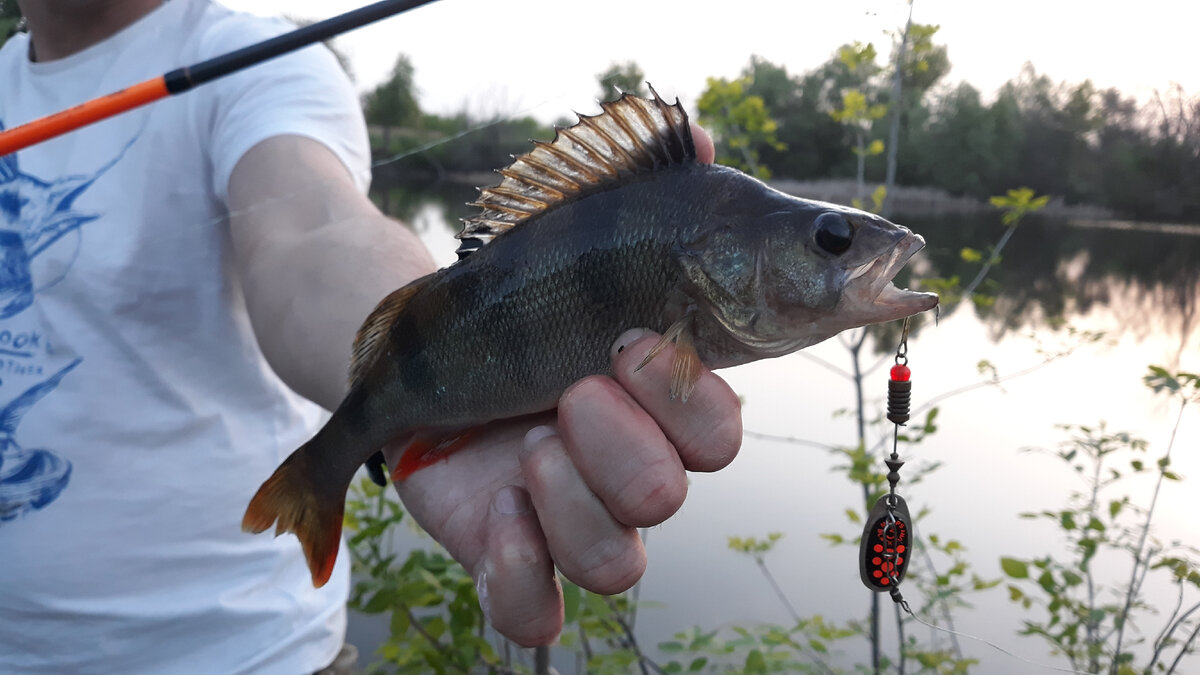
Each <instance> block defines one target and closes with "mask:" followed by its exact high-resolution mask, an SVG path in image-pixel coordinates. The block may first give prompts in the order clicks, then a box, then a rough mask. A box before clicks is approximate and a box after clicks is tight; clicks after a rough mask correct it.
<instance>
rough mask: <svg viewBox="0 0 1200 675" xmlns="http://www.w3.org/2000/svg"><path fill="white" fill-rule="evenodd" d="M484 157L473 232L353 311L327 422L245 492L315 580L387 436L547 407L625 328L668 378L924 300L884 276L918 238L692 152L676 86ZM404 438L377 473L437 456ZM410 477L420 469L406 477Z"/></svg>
mask: <svg viewBox="0 0 1200 675" xmlns="http://www.w3.org/2000/svg"><path fill="white" fill-rule="evenodd" d="M602 109H603V111H602V113H601V114H599V115H596V116H581V117H580V120H579V122H578V123H577V124H575V125H574V126H572V127H570V128H564V129H559V130H558V132H557V134H556V135H555V138H554V140H553V141H552V142H549V143H546V142H535V144H534V145H535V147H534V149H533V150H532V151H530V152H529V153H527V154H525V155H522V156H521V157H519V158H517V159H516V160H515V161H514V162H513V163H512V164H511V165H510V166H509V167H507V168H505V169H502V170H500V172H499V173H500V174H501V175H502V176H503V179H502V180H501V182H500V184H499V185H497V186H495V187H491V188H487V189H485V190H483V191H482V193H481V195H480V198H479V200H478V201H477V202H476V203H475V204H474V205H475V206H478V207H480V208H481V212H480V213H479V214H478V215H476V216H474V217H472V218H469V219H467V220H466V225H465V227H464V229H463V231H462V232H461V233H460V234H459V235H458V236H459V237H460V238H473V239H479V240H482V241H485V242H487V243H486V245H484V246H482V247H481V248H480V249H479V250H477V251H476V252H474V253H473V254H471V255H470V256H467V257H466V258H465V259H463V260H460V261H459V262H457V263H455V264H454V265H451V266H449V267H446V268H444V269H441V270H439V271H437V272H434V273H433V274H430V275H427V276H425V277H423V278H420V279H417V280H416V281H414V282H412V283H411V284H409V285H407V286H405V287H404V288H401V289H399V290H397V291H395V292H393V293H392V294H391V295H389V296H388V297H387V298H385V299H384V300H383V301H382V302H381V303H380V304H379V306H378V307H376V308H375V310H374V311H373V312H372V313H371V314H370V316H369V317H367V319H366V321H365V322H364V324H363V326H362V328H361V329H360V330H359V333H358V336H357V338H356V340H355V345H354V356H353V363H352V366H351V374H350V388H349V390H348V393H347V395H346V397H345V399H344V400H343V401H342V403H341V405H340V406H339V407H338V409H337V411H336V412H335V413H334V414H333V416H332V417H331V418H330V419H329V421H328V423H327V424H326V425H325V426H324V427H323V428H322V429H321V430H320V431H319V432H317V434H316V435H315V436H314V437H313V438H312V439H311V440H310V441H308V442H307V443H305V444H304V445H303V446H301V447H300V448H299V449H298V450H296V451H295V452H294V453H292V455H291V456H290V457H288V458H287V460H286V461H284V463H283V464H282V465H280V467H279V468H278V469H277V470H276V471H275V473H274V474H273V475H272V476H271V477H270V478H269V479H268V480H267V481H266V482H265V483H264V484H263V485H262V487H261V488H259V490H258V493H257V494H256V495H255V496H254V498H253V500H252V501H251V502H250V505H249V507H248V508H247V510H246V515H245V518H244V519H243V522H242V527H243V529H245V530H246V531H249V532H262V531H264V530H266V529H268V528H269V527H271V525H273V524H275V525H276V534H281V533H283V532H294V533H296V535H297V536H298V537H299V538H300V542H301V544H302V546H303V549H304V552H305V555H306V556H307V558H308V564H309V569H310V570H311V572H312V578H313V583H314V584H315V585H317V586H320V585H323V584H324V583H325V582H326V581H327V580H328V579H329V575H330V574H331V572H332V570H333V565H334V561H335V559H336V556H337V551H338V542H339V540H340V536H341V526H342V511H343V506H344V503H345V499H346V491H347V490H348V488H349V485H350V481H351V480H352V478H353V476H354V473H355V471H356V470H357V469H358V468H359V467H360V466H361V465H362V464H363V463H364V462H366V461H367V460H368V458H370V457H371V456H372V455H373V454H374V453H375V452H376V451H378V450H379V449H380V448H381V447H383V446H384V445H385V444H388V443H393V442H405V440H406V439H413V438H426V439H428V438H438V437H445V438H453V437H455V436H456V435H458V434H460V433H462V432H463V431H464V430H467V429H470V428H472V427H476V426H479V425H482V424H484V423H486V422H489V421H491V420H497V419H504V418H509V417H516V416H520V415H526V414H529V413H535V412H539V411H545V410H549V409H551V408H553V407H555V405H556V404H557V401H558V398H559V396H560V395H561V394H562V392H563V391H564V390H565V389H566V388H567V387H568V386H569V385H570V384H571V383H573V382H575V381H576V380H579V379H580V378H582V377H585V376H588V375H593V374H598V373H608V372H609V371H610V368H611V366H610V363H609V346H610V345H611V344H612V343H613V341H614V340H615V339H616V338H617V337H618V336H619V335H620V334H621V333H623V332H624V331H625V330H626V329H629V328H634V327H648V328H650V329H652V330H654V331H657V332H659V333H661V334H662V335H663V338H662V340H661V341H660V342H659V343H658V345H656V347H655V349H654V350H652V351H651V355H650V356H648V357H647V361H649V359H651V358H653V357H654V356H655V355H656V354H657V353H658V351H659V350H660V349H661V348H662V347H664V346H665V345H666V344H668V343H670V342H674V343H675V345H676V349H675V351H674V356H673V359H674V361H673V364H672V383H671V390H670V392H667V391H664V392H663V396H668V395H669V396H672V397H676V398H678V399H680V401H681V405H686V400H687V397H688V395H689V394H690V393H691V391H692V388H693V385H694V384H695V381H696V379H697V377H698V376H699V369H700V364H703V365H705V366H707V367H709V368H725V367H728V366H736V365H739V364H743V363H749V362H751V361H755V360H758V359H763V358H770V357H775V356H782V355H784V354H788V353H790V352H794V351H796V350H798V349H802V348H804V347H807V346H809V345H812V344H815V343H817V342H820V341H822V340H824V339H826V338H828V337H830V336H832V335H835V334H837V333H838V332H840V331H842V330H846V329H848V328H854V327H857V326H862V325H865V324H869V323H877V322H882V321H892V320H895V319H900V318H903V317H906V316H909V315H911V314H915V313H917V312H922V311H925V310H928V309H931V308H933V307H934V306H935V305H936V304H937V301H938V299H937V296H936V295H934V294H932V293H917V292H913V291H908V290H901V289H898V288H896V287H895V286H894V285H893V284H892V283H891V279H892V277H894V276H895V275H896V273H897V272H898V271H899V270H900V268H901V267H903V265H904V264H905V262H906V261H907V260H908V259H909V258H910V257H911V256H912V255H913V254H914V253H916V252H917V251H918V250H919V249H920V248H921V247H922V246H924V243H925V242H924V240H923V239H921V237H919V236H917V235H915V234H913V233H912V232H910V231H909V230H907V229H905V228H904V227H900V226H898V225H894V224H892V223H890V222H888V221H887V220H884V219H883V218H880V217H878V216H875V215H873V214H870V213H865V212H863V211H859V210H856V209H851V208H847V207H843V206H837V205H834V204H827V203H824V202H817V201H811V200H806V199H800V198H796V197H793V196H790V195H787V194H784V193H782V192H779V191H777V190H774V189H772V188H770V187H768V186H767V185H765V184H764V183H762V182H761V181H759V180H757V179H755V178H752V177H750V176H747V175H746V174H744V173H742V172H740V171H737V170H735V169H731V168H729V167H724V166H719V165H711V164H703V163H700V162H699V161H697V160H696V150H695V146H694V144H693V140H692V135H691V130H690V127H689V124H688V118H687V114H686V113H685V112H684V110H683V107H682V105H680V104H679V102H678V101H676V102H675V103H674V104H668V103H666V102H665V101H664V100H662V99H661V98H660V97H659V96H658V94H657V93H654V94H653V95H652V97H651V98H642V97H638V96H633V95H629V94H626V95H624V96H622V97H621V98H620V99H618V100H616V101H613V102H608V103H604V104H602ZM430 447H431V446H429V445H424V446H420V447H417V448H416V449H415V450H414V447H409V449H408V450H407V451H406V453H405V455H404V460H402V462H401V466H400V467H393V470H394V473H393V477H394V478H397V479H400V480H406V479H410V478H409V474H411V473H413V472H414V471H417V470H419V469H420V468H421V466H424V465H426V464H427V463H428V462H430V461H432V460H435V459H436V458H437V457H438V452H437V450H436V449H434V450H432V451H430V450H429V448H430ZM411 480H420V476H419V475H417V476H415V477H412V478H411Z"/></svg>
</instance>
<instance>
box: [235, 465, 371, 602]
mask: <svg viewBox="0 0 1200 675" xmlns="http://www.w3.org/2000/svg"><path fill="white" fill-rule="evenodd" d="M307 447H308V446H304V447H301V448H300V449H299V450H297V451H296V452H294V453H292V455H291V456H290V457H288V458H287V460H285V461H284V463H283V464H281V465H280V466H279V468H278V469H276V470H275V473H273V474H271V477H270V478H268V479H267V481H266V482H265V483H263V484H262V487H260V488H259V489H258V492H257V493H256V494H255V495H254V498H253V499H251V500H250V506H248V507H247V508H246V515H245V516H244V517H243V518H242V530H244V531H246V532H254V533H258V532H262V531H264V530H266V529H268V528H270V527H271V525H273V524H274V525H275V536H279V535H281V534H283V533H284V532H294V533H296V536H297V537H299V539H300V546H301V547H302V548H303V549H304V556H305V558H307V560H308V569H309V571H310V572H311V573H312V581H313V586H316V587H318V588H320V587H321V586H324V585H325V582H327V581H329V576H330V575H331V574H333V565H334V563H335V562H337V554H338V545H339V543H340V542H341V538H342V514H343V511H344V510H345V500H346V498H345V494H346V490H347V489H348V488H349V482H347V484H346V485H344V486H341V487H340V489H339V487H338V486H333V487H330V485H329V482H330V481H329V478H330V477H329V476H322V477H321V478H322V479H321V480H314V478H315V476H314V474H313V472H312V470H311V468H310V465H309V461H308V459H309V455H308V453H307V452H305V450H306V448H307ZM332 482H333V483H337V482H338V481H336V480H334V481H332Z"/></svg>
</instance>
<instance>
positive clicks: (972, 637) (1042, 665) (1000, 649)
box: [900, 600, 1101, 675]
mask: <svg viewBox="0 0 1200 675" xmlns="http://www.w3.org/2000/svg"><path fill="white" fill-rule="evenodd" d="M900 608H901V609H903V610H904V612H905V613H906V614H908V615H909V616H910V617H912V619H913V621H916V622H917V623H919V624H921V625H922V626H925V627H927V628H932V629H933V630H937V631H941V632H943V633H949V634H950V635H957V636H959V637H963V638H966V639H968V640H974V641H976V642H980V643H983V644H985V645H987V646H989V647H991V648H992V649H995V650H996V651H998V652H1000V653H1001V654H1004V655H1006V656H1011V657H1012V658H1014V659H1016V660H1018V661H1021V662H1022V663H1028V664H1029V665H1031V666H1036V667H1038V668H1044V669H1046V670H1054V671H1057V672H1060V673H1076V674H1077V675H1101V674H1100V673H1093V672H1090V671H1087V670H1075V669H1074V668H1063V667H1061V666H1051V665H1047V664H1045V663H1038V662H1037V661H1030V660H1029V659H1027V658H1025V657H1023V656H1019V655H1017V654H1014V653H1013V652H1010V651H1008V650H1007V649H1005V648H1004V647H1001V646H1000V645H998V644H996V643H995V642H991V641H988V640H985V639H983V638H981V637H979V636H978V635H971V634H970V633H964V632H962V631H957V630H952V629H950V628H943V627H942V626H938V625H935V624H932V623H929V622H928V621H924V620H922V619H921V617H919V616H917V615H916V613H915V612H913V611H912V610H911V609H909V607H908V603H907V602H905V601H904V600H901V601H900Z"/></svg>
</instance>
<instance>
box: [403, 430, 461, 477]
mask: <svg viewBox="0 0 1200 675" xmlns="http://www.w3.org/2000/svg"><path fill="white" fill-rule="evenodd" d="M477 433H478V431H477V429H476V428H474V427H472V428H469V429H463V430H460V431H456V432H451V433H449V434H445V433H443V434H441V435H434V434H428V433H417V434H415V435H413V436H412V438H410V439H409V441H408V445H406V446H405V448H404V452H403V453H401V455H400V461H398V462H396V468H395V469H393V470H392V480H393V481H395V482H399V481H402V480H405V479H406V478H408V477H409V476H411V475H413V474H414V473H416V472H417V471H420V470H421V469H424V468H425V467H427V466H433V465H434V464H436V463H438V462H440V461H442V460H443V459H446V458H447V457H449V456H450V455H451V454H453V453H455V452H457V451H459V450H461V449H462V448H463V446H465V445H466V444H467V443H469V442H470V441H471V440H472V439H473V438H475V436H476V435H477Z"/></svg>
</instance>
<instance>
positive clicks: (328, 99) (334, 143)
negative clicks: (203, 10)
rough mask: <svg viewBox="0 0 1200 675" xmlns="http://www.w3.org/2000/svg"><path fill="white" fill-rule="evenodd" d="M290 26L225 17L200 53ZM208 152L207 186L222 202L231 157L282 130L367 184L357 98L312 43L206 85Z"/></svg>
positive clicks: (364, 139) (226, 195)
mask: <svg viewBox="0 0 1200 675" xmlns="http://www.w3.org/2000/svg"><path fill="white" fill-rule="evenodd" d="M293 28H294V26H292V25H291V24H289V23H287V22H284V21H278V20H267V19H261V18H256V17H250V16H247V15H242V14H231V15H229V16H228V17H227V18H226V19H225V20H224V21H222V22H220V23H218V24H217V25H216V26H214V27H213V30H211V31H210V32H209V33H208V35H207V36H206V39H205V41H204V44H203V49H204V51H205V52H207V53H210V54H211V55H216V54H222V53H225V52H228V51H231V50H234V49H238V48H241V47H244V46H246V45H249V44H252V43H254V42H258V41H260V40H265V39H267V38H270V37H274V36H275V35H279V34H281V33H284V32H286V31H288V30H291V29H293ZM205 86H212V87H214V90H213V91H211V92H210V96H209V97H208V101H207V103H208V105H211V106H212V107H211V108H210V109H209V110H208V111H207V112H208V113H209V115H208V116H207V117H208V125H209V129H208V132H209V148H208V149H209V153H210V156H211V161H212V168H213V189H214V191H215V192H216V195H217V197H218V198H220V200H221V201H222V202H224V203H228V200H229V178H230V176H231V175H232V173H233V169H234V167H235V166H236V165H237V163H238V160H240V159H241V158H242V156H243V155H245V154H246V152H247V151H248V150H250V148H252V147H254V146H255V145H257V144H258V143H260V142H262V141H264V140H266V139H268V138H272V137H274V136H281V135H299V136H305V137H308V138H311V139H313V140H316V141H318V142H320V143H322V144H323V145H325V146H326V147H328V148H329V149H330V150H331V151H333V153H334V154H335V155H336V156H337V157H338V159H340V160H341V161H342V163H343V164H344V165H345V166H346V169H347V170H348V171H349V172H350V175H351V176H352V177H353V179H354V183H355V185H356V186H357V187H358V189H359V190H361V191H363V192H364V193H365V192H366V191H367V188H368V187H369V186H370V183H371V163H370V158H371V152H370V144H369V141H368V138H367V127H366V123H365V122H364V120H363V114H362V108H361V106H360V104H359V101H358V95H357V93H356V92H355V91H354V87H353V85H352V84H351V82H350V78H349V77H348V76H347V75H346V73H345V72H344V71H343V70H342V68H341V66H340V65H339V64H338V61H337V59H336V58H335V57H334V56H333V53H332V52H331V51H330V50H329V49H328V48H326V47H325V46H324V45H314V46H312V47H306V48H304V49H302V50H299V51H296V52H291V53H289V54H284V55H282V56H279V57H276V58H274V59H271V60H270V61H267V62H265V63H261V64H259V65H256V66H253V67H251V68H248V69H246V70H243V71H241V72H238V73H234V74H232V75H229V76H227V77H225V78H221V79H219V80H216V81H215V82H213V83H211V84H210V85H205Z"/></svg>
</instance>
